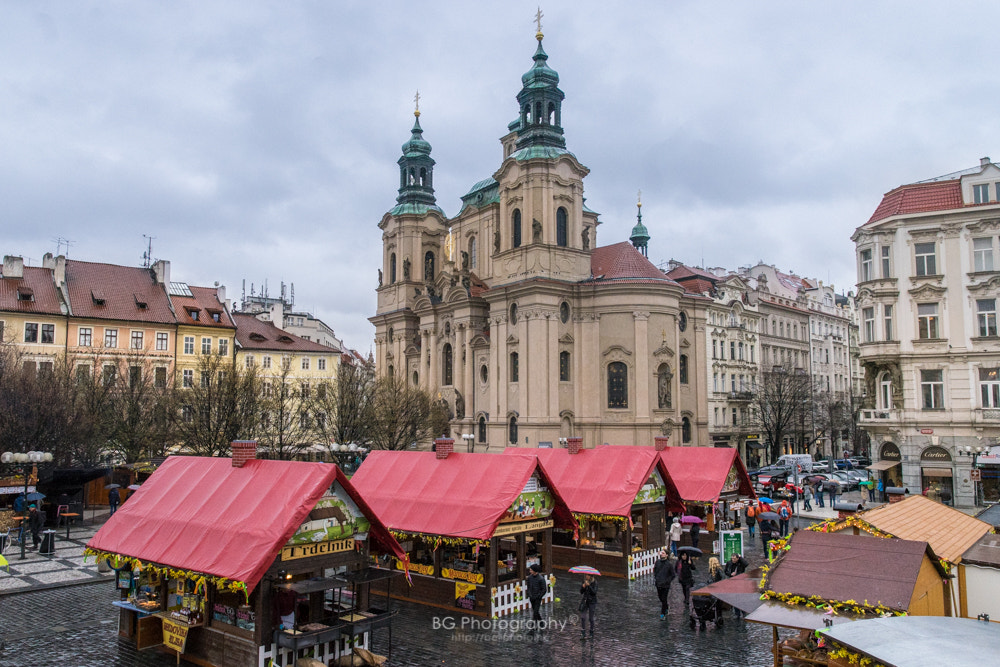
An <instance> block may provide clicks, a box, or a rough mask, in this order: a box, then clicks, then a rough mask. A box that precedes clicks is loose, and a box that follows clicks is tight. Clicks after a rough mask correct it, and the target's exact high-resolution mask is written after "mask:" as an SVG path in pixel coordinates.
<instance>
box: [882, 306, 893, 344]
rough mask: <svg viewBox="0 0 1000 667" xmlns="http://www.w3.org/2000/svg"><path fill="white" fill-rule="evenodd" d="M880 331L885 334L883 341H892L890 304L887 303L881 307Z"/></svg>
mask: <svg viewBox="0 0 1000 667" xmlns="http://www.w3.org/2000/svg"><path fill="white" fill-rule="evenodd" d="M882 329H883V333H884V334H885V339H886V340H893V337H892V335H893V331H892V304H891V303H887V304H884V305H883V306H882Z"/></svg>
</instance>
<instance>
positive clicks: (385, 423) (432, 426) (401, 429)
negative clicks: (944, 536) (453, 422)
mask: <svg viewBox="0 0 1000 667" xmlns="http://www.w3.org/2000/svg"><path fill="white" fill-rule="evenodd" d="M447 431H448V411H447V408H446V407H445V406H444V405H443V404H442V403H441V402H440V401H435V400H433V399H432V398H431V395H430V394H428V393H427V392H426V391H424V390H422V389H418V388H417V387H412V386H410V385H408V384H406V381H405V380H404V379H402V378H399V377H396V376H389V377H382V378H379V379H378V380H376V382H375V393H374V406H373V409H372V431H371V439H370V444H371V447H372V449H389V450H399V449H406V448H407V447H409V446H410V443H427V442H429V441H430V440H431V439H433V438H435V437H437V436H440V435H442V434H445V433H447Z"/></svg>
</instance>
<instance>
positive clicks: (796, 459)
mask: <svg viewBox="0 0 1000 667" xmlns="http://www.w3.org/2000/svg"><path fill="white" fill-rule="evenodd" d="M775 465H779V466H787V467H789V468H791V470H792V472H793V473H794V472H795V466H799V473H800V474H801V473H804V472H812V467H813V457H812V455H810V454H785V455H784V456H781V457H780V458H779V459H778V460H777V461H775Z"/></svg>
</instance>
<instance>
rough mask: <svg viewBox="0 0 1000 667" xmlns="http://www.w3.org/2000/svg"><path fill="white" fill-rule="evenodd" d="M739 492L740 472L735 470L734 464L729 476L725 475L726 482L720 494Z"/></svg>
mask: <svg viewBox="0 0 1000 667" xmlns="http://www.w3.org/2000/svg"><path fill="white" fill-rule="evenodd" d="M739 490H740V471H739V470H737V468H736V464H735V463H734V464H733V467H732V468H730V469H729V474H728V475H726V482H725V484H723V485H722V493H736V492H737V491H739Z"/></svg>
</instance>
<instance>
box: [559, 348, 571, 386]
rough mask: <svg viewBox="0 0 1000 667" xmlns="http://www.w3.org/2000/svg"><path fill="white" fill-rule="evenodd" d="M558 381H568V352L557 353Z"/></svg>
mask: <svg viewBox="0 0 1000 667" xmlns="http://www.w3.org/2000/svg"><path fill="white" fill-rule="evenodd" d="M559 381H560V382H569V352H567V351H565V350H563V351H562V352H560V353H559Z"/></svg>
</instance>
